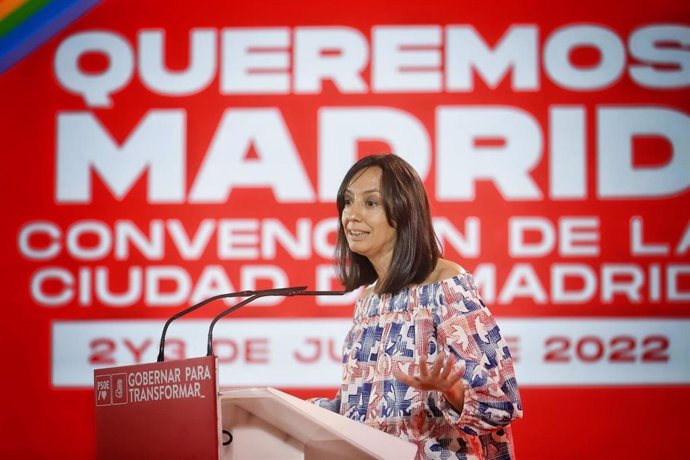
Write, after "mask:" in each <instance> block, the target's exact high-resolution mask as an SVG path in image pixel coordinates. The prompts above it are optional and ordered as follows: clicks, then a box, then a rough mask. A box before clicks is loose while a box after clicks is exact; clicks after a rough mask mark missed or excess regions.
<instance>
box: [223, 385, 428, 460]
mask: <svg viewBox="0 0 690 460" xmlns="http://www.w3.org/2000/svg"><path fill="white" fill-rule="evenodd" d="M219 400H220V406H221V413H222V414H223V428H224V429H230V431H232V430H233V428H234V427H232V426H230V427H228V426H227V425H228V424H230V425H233V424H235V425H238V422H237V421H235V422H233V421H232V420H231V419H230V418H228V417H226V413H229V412H230V411H231V410H232V406H235V407H239V408H241V409H242V410H243V411H246V412H247V413H249V414H251V416H253V417H257V418H258V419H260V421H258V423H259V424H261V425H264V427H263V428H261V430H262V431H266V430H277V433H278V434H277V435H274V437H276V436H278V437H279V436H281V434H282V436H287V437H290V438H293V439H294V440H293V441H292V442H291V444H296V443H295V441H297V443H298V444H301V445H302V446H303V452H305V455H304V457H302V458H307V459H312V458H327V459H329V460H335V459H341V458H342V459H345V458H357V459H361V458H374V459H413V458H414V457H415V454H416V453H417V446H416V445H415V444H413V443H410V442H408V441H405V440H403V439H399V438H396V437H394V436H391V435H389V434H387V433H384V432H382V431H379V430H376V429H374V428H371V427H369V426H367V425H364V424H363V423H358V422H356V421H354V420H350V419H349V418H347V417H343V416H341V415H339V414H336V413H334V412H331V411H329V410H326V409H322V408H320V407H317V406H315V405H314V404H311V403H308V402H306V401H303V400H302V399H299V398H296V397H294V396H292V395H289V394H287V393H283V392H282V391H279V390H276V389H275V388H270V387H263V388H238V389H227V390H223V391H221V392H220V395H219ZM246 418H247V416H245V425H247V423H246ZM235 420H237V418H236V417H235ZM254 425H256V423H254ZM266 425H268V426H269V427H270V428H267V427H266ZM238 429H239V427H238ZM233 436H235V437H236V435H233ZM257 439H259V438H257ZM233 442H234V441H233ZM264 442H265V440H264ZM254 444H255V445H256V443H254ZM282 452H285V451H282ZM236 453H238V452H236ZM296 458H299V457H296Z"/></svg>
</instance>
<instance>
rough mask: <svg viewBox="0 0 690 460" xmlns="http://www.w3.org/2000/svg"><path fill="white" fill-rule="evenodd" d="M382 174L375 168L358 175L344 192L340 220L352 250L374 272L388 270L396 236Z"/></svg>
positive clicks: (379, 169) (367, 169)
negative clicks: (384, 199)
mask: <svg viewBox="0 0 690 460" xmlns="http://www.w3.org/2000/svg"><path fill="white" fill-rule="evenodd" d="M381 172H382V171H381V168H379V167H378V166H372V167H369V168H366V169H364V170H363V171H362V172H360V173H359V174H358V175H355V177H354V179H353V180H352V182H350V185H348V187H347V189H346V190H345V195H344V201H345V207H344V208H343V212H342V215H341V216H340V217H341V222H342V225H343V230H344V231H345V237H346V238H347V243H348V245H349V246H350V250H351V251H352V252H355V253H357V254H360V255H363V256H365V257H366V258H368V259H369V260H370V261H371V263H372V264H373V265H374V267H375V268H378V267H384V268H387V266H388V264H389V263H390V260H391V259H392V257H393V249H394V248H395V233H396V232H395V228H393V227H391V226H390V224H389V223H388V219H387V217H386V210H385V208H384V206H383V197H382V194H381ZM382 264H383V265H382ZM379 275H380V273H379Z"/></svg>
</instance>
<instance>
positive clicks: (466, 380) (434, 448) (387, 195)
mask: <svg viewBox="0 0 690 460" xmlns="http://www.w3.org/2000/svg"><path fill="white" fill-rule="evenodd" d="M337 205H338V212H339V214H340V222H341V225H340V226H339V231H338V241H337V253H336V263H337V266H338V270H339V276H340V280H341V281H342V283H343V285H344V286H345V288H346V289H347V290H353V289H356V288H358V287H360V286H368V287H367V288H366V289H365V290H364V291H363V293H362V295H361V296H360V298H359V299H358V301H357V304H356V306H355V313H354V322H353V325H352V329H351V330H350V332H349V334H348V335H347V338H346V339H345V345H344V349H343V382H342V385H341V387H340V390H339V391H338V395H337V397H336V398H335V399H332V400H329V399H316V400H314V402H315V403H316V404H318V405H320V406H321V407H324V408H327V409H330V410H332V411H335V412H339V413H340V414H342V415H345V416H346V417H349V418H351V419H354V420H358V421H360V422H363V423H366V424H367V425H370V426H372V427H375V428H377V429H379V430H382V431H385V432H387V433H389V434H392V435H394V436H398V437H400V438H403V439H407V440H409V441H411V442H414V443H416V444H417V446H418V449H417V458H420V459H421V458H450V457H452V458H463V459H488V458H491V459H512V458H514V454H513V449H512V438H511V434H510V428H509V427H508V425H509V424H510V422H512V421H513V420H515V419H517V418H520V417H521V416H522V405H521V403H520V396H519V393H518V388H517V383H516V381H515V377H514V373H513V364H512V360H511V357H510V352H509V350H508V346H507V345H506V342H505V341H504V340H503V339H502V338H501V335H500V331H499V329H498V327H497V326H496V323H495V321H494V319H493V317H492V316H491V314H490V313H489V310H488V309H487V307H486V305H484V303H483V301H482V300H481V298H480V297H479V294H478V292H477V288H476V286H475V285H474V281H473V279H472V276H471V275H470V274H468V273H467V272H465V270H464V269H463V268H462V267H461V266H459V265H457V264H455V263H453V262H450V261H448V260H445V259H442V258H440V254H439V252H440V250H439V246H438V244H437V241H436V238H435V234H434V231H433V228H432V223H431V215H430V211H429V202H428V199H427V196H426V192H425V191H424V185H423V184H422V181H421V179H420V178H419V176H418V175H417V173H416V172H415V170H414V169H413V168H412V167H411V166H410V165H409V164H408V163H406V162H405V161H404V160H402V159H401V158H399V157H397V156H395V155H374V156H369V157H365V158H363V159H362V160H360V161H358V162H357V163H356V164H355V165H354V166H352V168H351V169H350V170H349V171H348V173H347V174H346V175H345V178H344V179H343V182H342V184H341V185H340V189H339V191H338V197H337Z"/></svg>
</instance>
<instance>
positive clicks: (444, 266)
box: [422, 259, 467, 284]
mask: <svg viewBox="0 0 690 460" xmlns="http://www.w3.org/2000/svg"><path fill="white" fill-rule="evenodd" d="M465 273H467V272H466V271H465V269H464V268H463V267H462V266H461V265H459V264H456V263H455V262H453V261H450V260H446V259H438V262H437V263H436V267H435V268H434V270H433V271H432V272H431V274H429V276H428V277H427V278H426V279H425V280H424V282H423V283H422V284H433V283H438V282H439V281H443V280H447V279H448V278H453V277H454V276H458V275H464V274H465Z"/></svg>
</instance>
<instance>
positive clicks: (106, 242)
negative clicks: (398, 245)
mask: <svg viewBox="0 0 690 460" xmlns="http://www.w3.org/2000/svg"><path fill="white" fill-rule="evenodd" d="M128 3H129V2H112V1H104V2H102V3H100V4H98V5H97V6H95V7H94V8H93V9H92V10H91V11H90V12H89V13H87V14H86V15H85V16H83V17H82V18H80V19H79V20H77V21H76V22H74V23H72V24H70V25H69V26H67V27H65V28H64V29H62V30H61V31H60V32H59V33H57V35H55V37H54V38H53V39H51V40H50V41H48V42H47V43H46V44H45V45H43V46H41V47H40V48H38V49H37V50H36V51H35V52H34V53H33V54H31V55H29V56H28V57H26V58H25V59H24V60H22V61H21V62H19V63H17V64H15V65H14V66H13V67H11V68H10V69H9V70H7V71H5V72H4V73H3V74H1V75H0V100H1V101H2V108H1V109H0V110H2V114H3V118H2V119H3V121H2V123H1V124H0V138H1V139H2V145H3V147H4V149H3V151H4V152H5V153H6V158H7V160H6V161H7V165H6V167H5V168H3V170H2V171H3V172H2V181H0V186H1V187H2V188H3V197H4V198H3V199H4V202H5V203H6V205H5V209H6V210H7V217H6V223H5V225H3V226H2V229H1V230H0V231H1V232H2V239H1V241H2V244H3V253H4V254H6V257H5V259H4V260H5V262H4V263H3V264H2V276H3V278H4V279H5V281H6V286H7V287H8V288H9V301H8V302H7V305H6V309H5V314H6V315H7V316H6V321H5V322H4V324H5V327H4V331H3V334H2V336H3V344H4V348H5V350H6V352H5V355H6V356H7V359H8V360H9V364H10V367H11V368H22V369H26V367H27V366H26V364H25V363H27V362H30V363H31V366H30V368H29V369H26V372H27V374H28V376H30V378H29V380H30V383H27V382H26V381H25V380H23V381H22V382H19V381H17V380H11V381H9V382H7V385H9V387H8V389H7V390H5V391H4V392H3V393H4V399H3V401H4V403H5V404H4V406H5V407H6V408H7V409H6V413H7V414H8V415H6V416H4V417H3V428H4V431H5V433H7V434H8V436H7V440H3V441H2V442H3V444H2V447H1V448H2V450H3V451H7V452H9V453H19V452H22V453H26V452H31V453H35V454H36V455H44V454H46V453H48V452H51V455H52V454H53V453H55V451H56V450H57V451H58V453H60V454H64V456H65V457H72V456H75V455H78V456H84V455H91V454H93V452H94V442H93V438H94V435H93V433H94V430H93V416H92V415H91V414H92V411H93V409H92V408H91V405H92V403H93V389H92V385H93V380H92V375H93V370H94V369H96V368H99V367H104V366H107V367H110V366H117V365H129V364H137V363H145V362H151V361H153V360H154V359H155V355H156V343H157V340H158V338H159V334H160V330H161V327H162V324H163V320H164V319H166V318H167V317H169V316H170V315H172V314H173V313H175V312H177V311H179V310H180V309H182V308H184V307H185V306H188V305H190V304H192V303H195V302H198V301H200V300H202V299H204V298H207V297H210V296H212V295H215V294H218V293H221V292H229V291H238V290H244V289H262V288H271V287H284V286H294V285H306V286H309V287H310V289H338V288H339V285H338V283H337V280H336V279H335V275H334V270H333V263H332V258H333V252H334V243H335V234H336V229H337V215H336V207H335V203H334V198H335V191H336V190H337V187H338V185H339V183H340V180H341V179H342V177H343V175H344V173H345V171H347V169H348V168H349V166H350V165H351V164H352V163H354V162H355V161H356V160H357V159H358V158H360V157H361V156H363V155H366V154H369V153H379V152H387V151H388V152H394V153H396V154H398V155H400V156H401V157H403V158H405V159H406V160H408V161H409V162H410V163H411V164H412V165H413V166H414V167H415V168H416V169H417V171H418V172H419V173H420V175H421V177H422V178H423V179H424V182H425V185H426V188H427V191H428V194H429V198H430V200H431V206H432V212H433V214H434V225H435V229H436V232H437V234H438V237H439V240H440V242H441V243H442V245H443V250H444V257H446V258H448V259H451V260H454V261H456V262H458V263H460V264H461V265H463V266H464V267H465V268H466V269H467V270H468V271H470V272H472V273H473V275H474V277H475V280H476V282H477V285H478V286H479V288H480V291H481V294H482V296H483V298H484V299H485V301H486V302H487V304H488V305H489V306H490V308H491V310H492V313H493V314H494V315H496V316H497V317H498V318H499V319H498V322H499V325H500V326H501V328H502V330H503V331H504V334H505V335H506V336H507V337H508V340H509V341H510V343H511V348H512V350H513V354H514V355H515V356H516V372H517V379H518V383H519V384H520V385H521V391H522V394H523V398H524V406H525V419H524V420H522V421H520V422H519V423H517V424H516V425H515V434H516V449H517V453H518V455H520V456H524V457H527V458H551V457H558V458H580V457H582V456H585V457H587V458H610V457H611V456H612V455H614V454H612V452H616V454H615V455H616V456H618V455H619V454H620V455H621V456H623V455H625V456H628V457H633V458H635V457H636V456H637V455H638V454H639V452H641V451H644V452H645V454H644V455H645V456H648V452H650V451H653V452H655V454H654V456H659V457H664V456H670V455H672V454H675V453H677V452H678V451H677V448H676V446H675V445H674V444H673V443H661V444H663V445H659V443H657V442H656V441H652V439H656V438H657V437H659V436H664V437H667V436H669V432H668V430H669V429H670V430H671V431H672V433H671V435H674V434H675V435H676V436H680V435H681V431H680V430H681V428H678V429H677V430H676V429H675V428H673V427H674V426H679V427H680V423H681V420H682V419H681V418H680V415H679V414H678V415H676V414H675V412H674V411H673V410H672V409H671V407H679V406H681V405H682V404H686V405H687V404H690V391H689V390H688V388H689V387H688V385H689V384H690V353H689V352H688V350H690V343H688V342H689V341H690V309H689V307H690V258H689V257H688V255H689V254H690V214H689V213H688V209H690V207H689V204H690V195H689V193H688V190H689V188H690V173H689V172H690V92H689V88H690V51H688V47H689V46H690V7H688V6H687V5H686V2H680V1H663V2H643V3H637V4H635V5H625V7H622V6H619V5H614V4H611V5H603V4H602V3H601V2H593V1H585V2H578V3H577V4H573V3H567V2H560V3H559V4H554V3H553V2H549V3H546V2H540V1H529V2H520V3H519V4H518V3H506V4H502V5H498V4H495V3H492V4H490V5H488V4H487V5H479V4H475V3H463V2H460V3H458V2H450V1H448V2H445V1H442V2H431V3H429V2H425V3H419V2H414V3H409V4H408V2H404V4H401V3H400V2H392V1H388V0H387V1H382V2H375V4H368V3H366V4H365V3H364V2H347V3H342V4H338V3H332V2H330V3H328V4H323V3H318V2H309V1H304V2H298V3H295V2H292V3H288V4H280V3H276V4H273V3H272V2H259V3H256V2H252V3H251V4H250V3H247V4H232V5H229V4H226V3H224V2H207V3H205V4H202V5H195V6H194V8H193V9H189V8H187V7H185V6H175V5H170V4H169V3H165V2H159V1H151V2H145V4H140V3H136V4H134V3H132V4H131V5H129V4H128ZM8 17H9V16H8ZM0 45H2V43H0ZM355 298H356V293H354V294H350V295H347V296H343V297H317V298H315V299H310V298H292V299H280V298H267V299H261V300H260V301H258V302H256V303H255V304H252V305H250V306H247V307H246V308H244V309H242V310H240V311H238V312H236V313H235V314H233V316H232V317H229V318H227V319H226V320H224V321H223V322H221V323H219V325H218V328H217V332H216V334H215V336H216V341H215V344H214V350H215V351H216V354H217V355H218V360H219V369H218V372H219V379H220V383H221V385H271V386H276V387H280V388H282V389H288V390H289V391H291V392H293V393H294V394H297V395H300V396H304V397H306V396H313V395H317V394H319V395H330V394H331V393H332V392H333V391H334V390H333V389H334V388H335V386H336V385H337V384H338V383H339V377H340V367H339V362H340V358H339V353H340V346H341V343H342V339H343V338H344V335H345V332H346V331H347V328H348V325H349V323H350V318H351V315H352V305H353V303H354V299H355ZM227 305H230V303H227V304H223V303H222V302H219V303H218V305H209V306H208V307H206V308H205V309H204V310H201V311H200V312H199V313H197V314H195V315H193V317H192V319H189V320H181V321H180V322H179V324H178V323H175V324H174V325H173V327H172V328H171V330H170V332H169V334H168V337H169V343H168V347H167V349H166V353H167V357H168V359H175V358H186V357H194V356H201V355H203V354H204V348H203V346H204V344H205V334H206V328H207V325H208V318H210V317H212V316H213V314H215V313H217V312H219V311H220V310H221V309H222V308H224V307H225V306H227ZM28 358H30V359H28ZM650 393H653V394H654V395H655V396H654V397H653V398H649V395H650ZM555 408H558V410H556V411H555V410H554V409H555ZM583 408H585V409H584V410H583ZM85 414H87V415H85ZM594 414H597V415H596V416H594ZM641 414H645V415H644V416H643V417H642V416H641ZM649 420H655V421H657V420H664V422H663V423H661V425H663V426H664V428H663V430H662V429H661V428H660V426H661V425H659V428H657V422H649ZM621 421H625V423H631V422H632V423H631V425H632V426H631V427H629V429H626V430H624V433H622V434H621V433H618V432H616V434H615V435H614V437H615V439H616V441H615V442H614V441H611V440H610V439H609V438H610V435H611V434H612V432H611V430H614V431H615V430H618V428H615V429H614V428H612V426H614V427H620V425H621ZM37 423H41V424H44V426H43V427H42V428H44V430H43V433H42V435H41V436H40V440H37V439H36V437H37V435H36V434H35V433H34V432H33V429H34V428H33V427H35V426H36V424H37ZM650 425H651V426H650ZM669 427H671V428H669ZM673 430H676V431H673ZM574 433H577V438H578V443H580V444H581V443H582V439H583V438H584V439H587V440H588V441H587V443H586V446H584V447H583V446H579V447H573V448H572V454H571V453H570V450H569V451H568V452H562V449H563V445H566V441H565V440H564V438H566V437H568V436H572V435H574ZM598 433H602V434H603V433H608V434H607V436H603V435H602V436H598ZM662 433H663V434H662ZM568 440H569V438H568ZM612 443H613V444H615V445H616V447H615V450H614V448H613V447H612V446H611V444H612ZM567 445H570V443H569V444H567ZM578 445H579V444H578ZM27 446H28V447H27ZM57 446H59V448H58V447H57ZM640 446H642V447H640ZM27 449H28V450H27ZM583 449H584V450H583ZM553 452H558V454H553ZM640 458H642V455H640Z"/></svg>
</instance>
